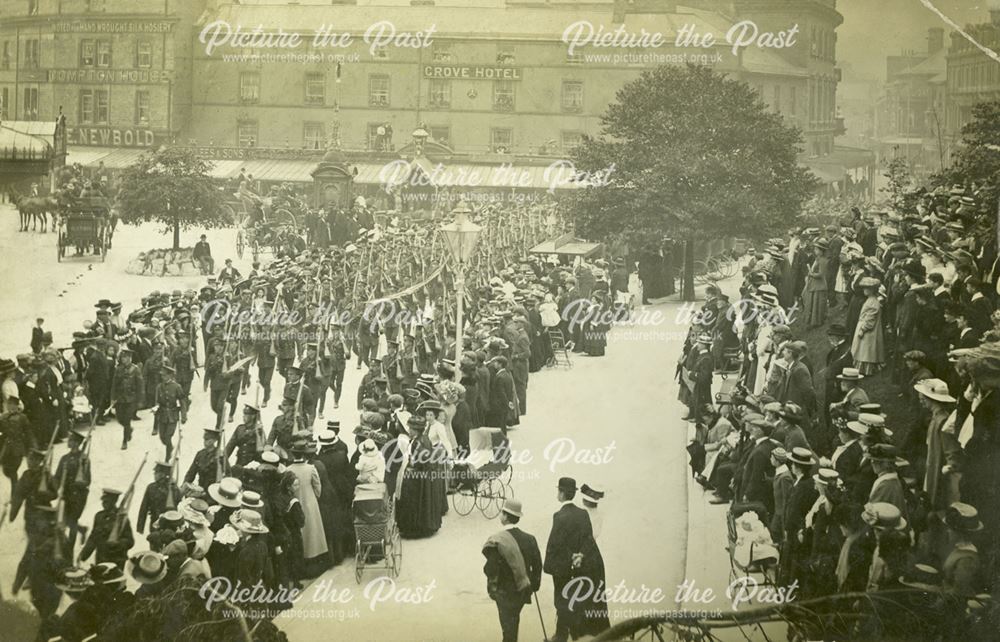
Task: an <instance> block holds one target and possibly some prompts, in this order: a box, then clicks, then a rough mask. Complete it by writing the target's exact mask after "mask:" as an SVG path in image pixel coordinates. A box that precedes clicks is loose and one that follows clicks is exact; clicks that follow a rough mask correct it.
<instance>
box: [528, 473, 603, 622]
mask: <svg viewBox="0 0 1000 642" xmlns="http://www.w3.org/2000/svg"><path fill="white" fill-rule="evenodd" d="M558 488H559V491H558V500H559V502H561V503H562V507H560V509H559V510H558V511H556V513H555V514H553V515H552V530H551V531H550V532H549V540H548V543H547V544H546V546H545V565H544V567H543V569H544V571H545V572H546V573H547V574H549V575H551V576H552V584H553V587H554V589H555V596H554V601H555V607H556V633H555V636H554V637H553V638H552V641H553V642H565V641H566V639H567V638H568V637H569V636H570V635H572V636H573V639H576V638H577V637H580V636H581V635H584V634H586V633H587V632H588V631H587V629H588V622H587V621H586V619H585V618H586V616H587V613H586V612H585V611H586V610H587V609H589V608H590V604H589V602H588V604H586V605H571V604H570V601H569V596H568V595H567V594H566V593H568V592H567V591H565V589H566V588H567V587H566V585H567V584H569V582H570V580H572V579H573V578H575V577H580V576H586V577H590V578H591V580H592V581H594V586H598V585H599V584H598V580H603V579H604V561H603V559H601V553H600V551H599V550H598V549H597V543H596V542H595V541H594V531H593V527H592V526H591V523H590V516H589V515H588V514H587V511H586V509H583V508H580V507H579V506H577V505H576V504H574V503H573V498H574V497H575V496H576V480H575V479H572V478H571V477H561V478H560V479H559V485H558ZM598 566H599V569H598ZM588 570H589V571H590V572H591V573H590V574H588ZM598 571H599V572H598ZM592 575H599V577H593V576H592ZM574 606H576V608H574ZM581 606H582V608H581Z"/></svg>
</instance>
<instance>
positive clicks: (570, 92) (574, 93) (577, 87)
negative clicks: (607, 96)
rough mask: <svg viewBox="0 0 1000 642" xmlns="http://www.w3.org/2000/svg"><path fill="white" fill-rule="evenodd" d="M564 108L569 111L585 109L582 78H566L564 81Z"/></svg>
mask: <svg viewBox="0 0 1000 642" xmlns="http://www.w3.org/2000/svg"><path fill="white" fill-rule="evenodd" d="M562 110H563V111H569V112H578V111H582V110H583V81H582V80H564V81H563V82H562Z"/></svg>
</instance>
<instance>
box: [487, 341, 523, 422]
mask: <svg viewBox="0 0 1000 642" xmlns="http://www.w3.org/2000/svg"><path fill="white" fill-rule="evenodd" d="M488 365H489V366H490V368H491V371H492V377H491V381H490V399H489V404H488V405H487V408H486V425H487V426H489V427H491V428H502V429H503V431H504V432H505V433H506V432H507V426H510V425H513V423H514V421H513V420H514V419H516V418H517V405H516V404H515V401H514V400H515V399H516V395H515V392H514V377H513V375H511V374H510V371H509V370H507V357H505V356H503V355H498V356H496V357H493V358H492V359H490V361H489V362H488Z"/></svg>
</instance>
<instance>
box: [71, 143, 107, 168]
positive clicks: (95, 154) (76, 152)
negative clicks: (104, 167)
mask: <svg viewBox="0 0 1000 642" xmlns="http://www.w3.org/2000/svg"><path fill="white" fill-rule="evenodd" d="M113 151H115V150H114V148H112V147H70V148H69V150H68V151H67V152H66V164H67V165H76V164H80V165H81V166H83V167H92V166H94V167H96V166H97V163H98V162H100V160H101V159H102V158H104V157H105V156H107V155H108V154H110V153H111V152H113Z"/></svg>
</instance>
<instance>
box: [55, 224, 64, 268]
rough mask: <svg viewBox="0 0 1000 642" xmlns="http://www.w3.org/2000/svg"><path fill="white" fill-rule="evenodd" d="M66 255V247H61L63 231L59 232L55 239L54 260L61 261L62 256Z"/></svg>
mask: <svg viewBox="0 0 1000 642" xmlns="http://www.w3.org/2000/svg"><path fill="white" fill-rule="evenodd" d="M65 255H66V249H65V248H64V247H63V233H62V232H61V231H60V232H59V238H58V240H57V241H56V262H58V263H62V260H63V256H65Z"/></svg>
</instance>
